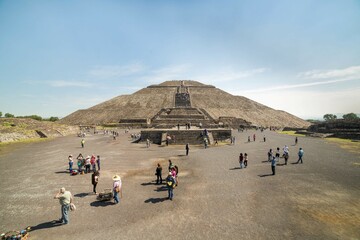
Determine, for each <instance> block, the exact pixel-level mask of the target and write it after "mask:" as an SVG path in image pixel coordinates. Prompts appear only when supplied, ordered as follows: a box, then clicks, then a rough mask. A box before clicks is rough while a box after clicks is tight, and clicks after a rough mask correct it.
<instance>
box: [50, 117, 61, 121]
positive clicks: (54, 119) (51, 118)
mask: <svg viewBox="0 0 360 240" xmlns="http://www.w3.org/2000/svg"><path fill="white" fill-rule="evenodd" d="M58 120H59V118H58V117H50V118H49V121H50V122H56V121H58Z"/></svg>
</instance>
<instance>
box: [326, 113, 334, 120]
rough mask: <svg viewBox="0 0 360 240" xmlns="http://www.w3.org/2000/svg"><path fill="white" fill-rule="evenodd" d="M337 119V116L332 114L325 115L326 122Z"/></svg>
mask: <svg viewBox="0 0 360 240" xmlns="http://www.w3.org/2000/svg"><path fill="white" fill-rule="evenodd" d="M336 118H337V117H336V115H335V114H330V113H328V114H325V115H324V120H325V121H331V120H335V119H336Z"/></svg>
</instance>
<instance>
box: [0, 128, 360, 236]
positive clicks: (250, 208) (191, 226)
mask: <svg viewBox="0 0 360 240" xmlns="http://www.w3.org/2000/svg"><path fill="white" fill-rule="evenodd" d="M253 133H254V132H252V131H249V132H244V133H237V132H234V134H235V136H236V145H235V146H231V145H225V146H221V147H211V148H209V149H206V150H205V149H202V148H199V147H194V146H192V147H191V149H190V156H188V157H186V156H183V154H184V146H169V147H159V146H152V147H151V148H150V149H147V148H145V146H144V145H142V144H141V145H140V144H130V143H129V141H128V137H127V135H125V134H121V136H120V138H119V139H118V140H116V141H113V140H111V138H110V137H109V136H102V135H97V136H90V137H87V138H86V143H85V149H81V148H79V146H80V139H79V138H76V137H65V138H59V139H55V140H53V141H49V142H42V143H36V144H35V143H34V144H26V145H18V146H17V147H16V149H14V150H11V151H9V152H7V153H3V154H2V155H0V164H1V165H0V166H1V172H2V174H1V182H0V189H1V190H0V193H1V195H0V205H1V206H2V207H1V210H0V226H1V229H16V228H18V227H23V226H28V225H31V226H35V227H34V229H35V230H34V231H33V232H31V239H75V238H76V239H99V238H113V239H161V238H171V239H359V238H360V230H359V228H358V226H359V225H360V203H359V200H358V199H360V168H359V167H357V165H354V164H353V163H359V161H360V153H351V152H348V151H345V150H343V149H341V148H340V147H339V146H337V145H336V144H333V143H328V142H326V141H324V140H322V139H315V138H303V137H301V138H299V143H298V145H297V146H292V144H293V143H294V137H291V136H286V135H280V134H277V133H274V132H268V131H266V132H264V133H260V132H259V131H258V132H256V134H257V139H259V140H260V138H261V140H262V136H263V135H264V134H265V135H266V136H267V141H266V142H265V143H264V142H260V141H259V140H258V141H257V142H251V143H245V141H246V140H247V135H252V134H253ZM285 144H287V145H289V146H290V159H289V162H290V164H288V165H287V166H278V167H277V174H276V175H275V176H267V175H268V174H270V173H271V169H270V165H269V163H268V162H266V161H265V160H266V153H267V151H268V149H269V148H273V149H274V148H276V147H277V146H279V147H280V148H282V147H283V146H284V145H285ZM298 147H303V148H304V150H305V156H304V164H291V163H292V162H294V161H296V160H297V158H296V153H297V150H298ZM78 152H83V153H85V154H86V155H90V154H92V153H95V154H100V155H101V156H102V159H103V162H102V165H103V169H102V171H101V178H100V183H99V185H98V189H99V190H100V189H103V188H106V187H109V186H111V176H112V175H113V174H114V173H119V174H121V175H122V176H123V177H124V178H123V184H124V192H123V194H124V198H123V199H122V200H121V203H120V205H112V204H111V203H103V204H101V203H99V202H96V201H95V196H94V195H93V194H91V193H90V192H91V190H92V188H91V187H92V186H91V183H90V175H84V176H73V177H70V176H69V175H68V174H66V173H63V171H64V170H65V169H66V166H67V163H66V158H67V155H68V154H69V153H72V154H73V155H76V154H78ZM240 152H243V153H245V152H246V153H248V154H249V167H248V168H246V169H238V162H237V159H238V155H239V153H240ZM169 157H171V158H172V159H173V162H174V163H175V164H177V165H178V166H179V169H180V184H179V187H178V188H176V189H175V197H174V201H169V200H166V196H167V192H166V191H164V186H158V185H154V182H153V181H154V179H155V178H154V177H155V176H154V172H155V171H154V170H155V164H156V163H157V162H158V161H163V163H164V165H163V168H164V169H166V168H167V159H168V158H169ZM280 163H283V160H281V161H280ZM165 172H166V171H164V174H163V175H165ZM164 178H165V176H164ZM61 186H65V187H67V188H68V189H69V190H70V191H71V192H72V193H73V194H75V201H76V204H77V207H78V210H77V211H76V212H72V213H71V216H70V217H71V219H70V221H71V222H70V224H69V225H67V226H54V225H53V224H52V223H51V221H52V220H55V219H57V218H58V217H59V215H60V207H59V204H58V202H57V201H56V200H54V199H52V197H53V194H54V192H55V191H57V189H58V188H59V187H61Z"/></svg>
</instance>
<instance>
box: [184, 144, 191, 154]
mask: <svg viewBox="0 0 360 240" xmlns="http://www.w3.org/2000/svg"><path fill="white" fill-rule="evenodd" d="M189 150H190V148H189V143H187V144H186V145H185V151H186V156H188V155H189Z"/></svg>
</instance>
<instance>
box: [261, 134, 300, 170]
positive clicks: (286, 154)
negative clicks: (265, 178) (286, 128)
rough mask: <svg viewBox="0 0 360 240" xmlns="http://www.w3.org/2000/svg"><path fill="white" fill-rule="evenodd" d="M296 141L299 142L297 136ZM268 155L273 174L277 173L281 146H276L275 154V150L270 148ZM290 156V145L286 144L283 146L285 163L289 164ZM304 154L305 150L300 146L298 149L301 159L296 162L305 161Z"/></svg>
mask: <svg viewBox="0 0 360 240" xmlns="http://www.w3.org/2000/svg"><path fill="white" fill-rule="evenodd" d="M295 141H296V142H297V138H296V140H295ZM267 155H268V161H269V162H271V170H272V174H273V175H275V168H276V165H277V162H279V161H280V148H279V147H277V148H276V152H275V155H274V153H273V150H272V149H270V150H269V152H268V154H267ZM289 156H290V152H289V147H288V146H287V145H285V146H284V148H283V154H282V158H284V164H283V165H287V163H288V160H289ZM303 156H304V150H303V149H302V148H299V151H298V157H299V159H298V161H297V162H296V163H299V162H301V163H303V160H302V157H303Z"/></svg>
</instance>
